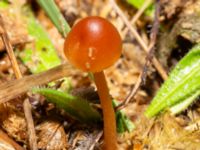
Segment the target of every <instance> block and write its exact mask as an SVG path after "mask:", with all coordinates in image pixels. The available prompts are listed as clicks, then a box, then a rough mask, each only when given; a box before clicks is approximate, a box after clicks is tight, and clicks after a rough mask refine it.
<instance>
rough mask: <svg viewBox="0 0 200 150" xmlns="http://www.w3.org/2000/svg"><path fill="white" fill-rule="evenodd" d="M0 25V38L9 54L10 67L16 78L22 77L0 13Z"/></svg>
mask: <svg viewBox="0 0 200 150" xmlns="http://www.w3.org/2000/svg"><path fill="white" fill-rule="evenodd" d="M0 26H1V28H2V29H1V30H0V31H1V33H0V34H1V38H2V41H3V43H4V45H5V47H6V50H7V53H8V56H9V59H10V61H11V64H12V67H13V71H14V73H15V76H16V78H17V79H19V78H21V77H22V74H21V71H20V69H19V66H18V64H17V60H16V58H15V54H14V52H13V48H12V45H11V43H10V42H9V41H10V39H9V37H8V33H7V32H6V28H5V25H4V22H3V17H2V16H1V15H0Z"/></svg>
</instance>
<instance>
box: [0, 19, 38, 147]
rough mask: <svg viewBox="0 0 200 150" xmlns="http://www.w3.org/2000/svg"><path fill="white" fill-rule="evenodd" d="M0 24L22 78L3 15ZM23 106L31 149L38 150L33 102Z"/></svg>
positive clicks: (15, 67) (25, 102) (8, 51)
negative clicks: (32, 110) (32, 112)
mask: <svg viewBox="0 0 200 150" xmlns="http://www.w3.org/2000/svg"><path fill="white" fill-rule="evenodd" d="M0 25H1V27H2V29H3V33H2V34H1V37H2V40H3V43H4V45H5V47H6V50H7V53H8V56H9V59H10V61H11V64H12V67H13V71H14V73H15V76H16V78H17V79H20V78H22V73H21V71H20V69H19V65H18V63H17V60H16V57H15V55H14V51H13V48H12V45H11V42H10V39H9V37H8V33H7V31H6V28H5V26H4V22H3V17H2V16H1V15H0ZM23 108H24V114H25V118H26V120H27V127H28V132H29V133H30V134H28V135H29V145H30V149H31V150H37V141H36V134H35V128H34V123H33V118H32V114H31V104H30V102H29V101H24V107H23ZM27 117H28V118H27Z"/></svg>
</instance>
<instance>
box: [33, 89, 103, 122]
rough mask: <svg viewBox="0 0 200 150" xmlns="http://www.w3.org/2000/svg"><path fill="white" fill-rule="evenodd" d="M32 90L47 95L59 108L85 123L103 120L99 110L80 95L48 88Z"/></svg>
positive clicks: (49, 100) (48, 99)
mask: <svg viewBox="0 0 200 150" xmlns="http://www.w3.org/2000/svg"><path fill="white" fill-rule="evenodd" d="M32 91H33V92H34V93H39V94H41V95H43V96H45V97H46V98H47V101H48V102H51V103H54V104H56V106H57V107H58V108H61V109H64V110H65V112H66V113H67V114H68V115H70V116H71V117H72V118H74V119H75V120H78V121H80V122H83V123H97V122H99V121H101V116H100V114H99V113H98V111H96V110H95V109H94V108H93V107H92V106H90V104H89V103H88V102H87V101H86V100H84V99H82V98H80V97H76V96H72V95H70V94H68V93H64V92H61V91H57V90H53V89H48V88H34V89H33V90H32Z"/></svg>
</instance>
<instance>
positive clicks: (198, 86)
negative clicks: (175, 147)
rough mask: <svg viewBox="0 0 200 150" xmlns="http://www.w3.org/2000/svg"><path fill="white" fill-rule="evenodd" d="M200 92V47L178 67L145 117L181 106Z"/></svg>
mask: <svg viewBox="0 0 200 150" xmlns="http://www.w3.org/2000/svg"><path fill="white" fill-rule="evenodd" d="M198 90H200V45H197V46H195V47H194V48H193V49H192V50H191V51H190V52H189V53H188V54H187V55H186V56H185V57H184V58H183V59H182V60H181V61H180V62H179V63H178V64H177V65H176V67H175V68H174V69H173V71H172V72H171V73H170V76H169V78H168V79H167V80H166V81H165V83H164V84H163V85H162V87H161V88H160V90H159V91H158V92H157V94H156V96H155V97H154V99H153V100H152V102H151V104H150V106H149V107H148V108H147V110H146V112H145V115H146V116H147V117H153V116H155V115H157V114H158V113H160V112H161V111H163V110H166V109H168V108H170V107H172V106H174V105H176V104H178V103H179V104H180V103H181V102H183V101H184V100H185V99H187V98H189V97H191V96H192V95H193V94H196V91H198ZM179 106H180V105H179Z"/></svg>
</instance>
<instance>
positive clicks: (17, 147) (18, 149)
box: [0, 129, 24, 150]
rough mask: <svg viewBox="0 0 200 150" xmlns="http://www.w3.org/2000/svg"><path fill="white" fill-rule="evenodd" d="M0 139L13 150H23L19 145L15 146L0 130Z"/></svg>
mask: <svg viewBox="0 0 200 150" xmlns="http://www.w3.org/2000/svg"><path fill="white" fill-rule="evenodd" d="M0 139H2V140H4V141H5V142H7V143H9V144H10V145H12V146H13V148H14V149H15V150H24V148H22V147H21V146H20V145H19V144H17V143H16V142H15V141H14V140H13V139H11V138H10V137H9V136H8V135H7V134H6V133H4V132H3V131H2V130H1V129H0Z"/></svg>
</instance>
